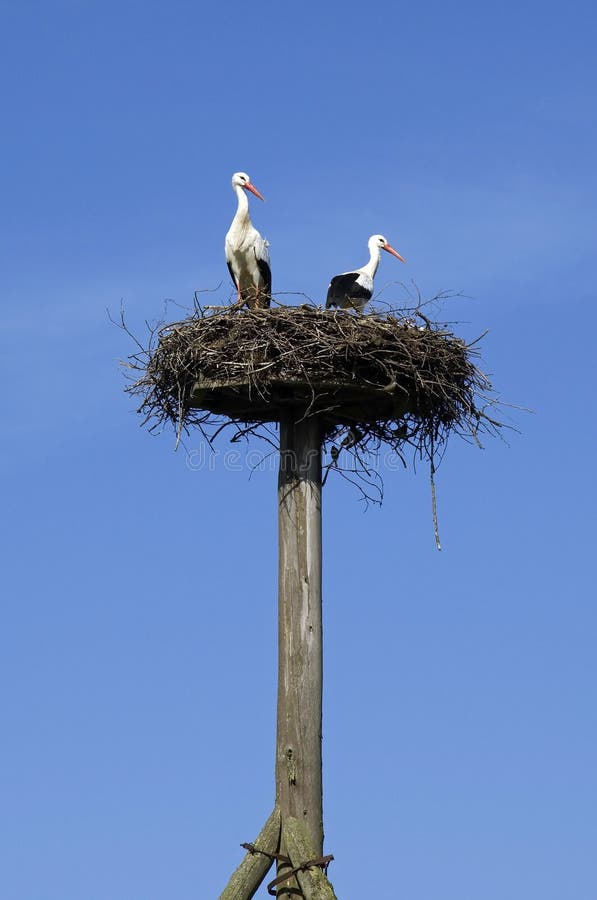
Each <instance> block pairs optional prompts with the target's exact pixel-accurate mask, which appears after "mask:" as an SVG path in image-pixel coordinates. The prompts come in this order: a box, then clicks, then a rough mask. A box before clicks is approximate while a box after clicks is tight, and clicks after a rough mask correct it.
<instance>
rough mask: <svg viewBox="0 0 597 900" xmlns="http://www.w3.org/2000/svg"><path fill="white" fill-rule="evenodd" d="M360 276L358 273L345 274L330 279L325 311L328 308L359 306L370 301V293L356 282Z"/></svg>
mask: <svg viewBox="0 0 597 900" xmlns="http://www.w3.org/2000/svg"><path fill="white" fill-rule="evenodd" d="M360 274H361V273H360V272H347V273H346V274H344V275H335V276H334V278H332V280H331V281H330V286H329V288H328V295H327V299H326V302H325V305H326V309H329V308H330V306H353V305H357V306H359V305H363V304H365V303H366V302H367V301H368V300H370V299H371V292H370V291H368V290H367V288H364V287H363V285H362V284H359V282H358V281H357V278H358V277H359V275H360Z"/></svg>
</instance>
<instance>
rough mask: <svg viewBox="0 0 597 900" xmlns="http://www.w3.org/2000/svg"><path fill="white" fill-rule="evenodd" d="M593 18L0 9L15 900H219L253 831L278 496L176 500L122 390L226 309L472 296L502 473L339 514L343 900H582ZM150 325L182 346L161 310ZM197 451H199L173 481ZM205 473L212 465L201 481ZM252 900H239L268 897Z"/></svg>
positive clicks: (398, 483) (590, 763) (344, 499)
mask: <svg viewBox="0 0 597 900" xmlns="http://www.w3.org/2000/svg"><path fill="white" fill-rule="evenodd" d="M596 24H597V14H596V13H595V11H594V5H593V4H591V3H588V2H587V3H575V2H572V3H570V4H568V5H566V6H561V5H556V4H551V3H545V2H541V3H538V2H529V3H513V2H510V0H507V2H505V3H501V4H479V3H472V2H470V3H466V2H465V3H457V4H445V3H439V2H428V3H419V4H400V5H398V4H377V5H374V4H358V3H350V2H349V3H339V2H331V3H327V4H315V3H308V2H307V3H302V4H300V5H294V6H290V5H286V4H280V3H278V4H274V3H261V4H258V3H256V4H238V3H227V4H220V5H219V7H216V4H210V5H209V7H208V6H207V5H206V4H201V3H198V2H180V0H171V2H169V3H156V2H151V0H144V2H126V0H124V2H120V3H115V2H112V0H104V2H102V3H98V2H93V0H89V2H85V0H71V2H67V0H54V2H52V3H47V2H43V3H42V2H31V0H19V2H18V3H17V2H12V3H8V2H6V0H5V2H4V3H3V4H2V22H1V23H0V66H1V68H2V83H3V86H4V93H5V101H4V104H3V113H2V125H3V129H2V130H3V138H2V166H1V171H0V178H1V180H2V185H1V197H2V201H1V204H2V215H1V221H2V225H1V228H2V234H1V240H0V253H1V255H2V261H1V275H0V278H1V285H2V307H3V320H4V327H3V329H2V350H1V359H2V369H3V375H2V384H3V386H4V400H3V414H2V428H3V435H4V436H3V441H2V444H1V447H0V452H1V460H2V476H3V481H4V486H3V504H2V505H3V520H4V536H3V539H2V545H3V550H4V551H5V562H4V564H3V570H2V571H3V579H2V581H3V591H2V593H3V600H2V607H1V609H2V612H1V628H0V694H1V699H0V709H1V717H2V738H1V741H0V758H1V765H0V798H1V799H0V809H1V812H0V857H1V858H2V864H1V866H0V896H2V898H3V900H170V898H177V900H212V898H215V897H217V895H218V893H219V891H220V890H221V888H222V886H223V884H224V882H225V881H226V879H227V876H228V875H229V873H230V872H231V870H232V869H233V867H234V866H235V865H236V863H237V862H238V861H239V859H240V857H241V853H242V851H241V850H240V848H239V846H238V845H239V844H240V842H241V841H246V840H251V839H253V838H254V837H255V835H256V833H257V831H258V830H259V828H260V826H261V824H262V822H263V821H264V820H265V818H266V816H267V815H268V813H269V811H270V808H271V803H272V799H273V763H274V730H275V721H274V716H275V665H276V605H275V604H276V596H275V591H276V585H275V572H276V536H275V473H274V472H273V471H264V472H257V473H255V474H254V475H253V477H252V478H251V480H250V481H249V476H248V470H247V468H246V467H240V470H239V471H227V470H226V469H225V468H224V466H223V464H222V461H221V460H219V461H218V462H217V465H216V466H215V470H214V471H211V472H210V471H207V470H205V469H203V470H199V471H196V470H193V469H192V468H190V467H189V465H188V464H187V458H186V456H185V451H184V450H183V449H180V450H179V451H178V452H177V453H174V452H173V440H172V437H171V435H169V434H167V435H164V436H162V437H157V438H156V437H154V438H152V437H150V436H149V435H147V433H146V432H144V431H143V430H141V429H140V428H139V424H140V422H139V419H138V418H137V417H136V415H135V412H134V405H133V404H132V402H131V400H130V399H129V398H127V397H126V396H125V395H124V394H123V393H122V386H123V381H122V375H121V373H120V372H119V371H118V366H117V360H118V359H119V358H121V357H123V356H126V354H127V353H128V352H129V350H130V345H129V343H128V342H127V341H126V340H125V339H124V338H123V335H122V334H121V333H119V332H118V331H117V330H116V329H115V328H113V327H112V326H110V324H109V323H108V321H107V317H106V307H109V308H110V309H111V310H113V311H114V312H117V311H118V309H119V305H120V302H121V300H122V301H123V302H124V304H125V307H126V311H127V316H128V319H129V322H130V324H131V326H132V327H133V328H134V329H135V330H137V331H139V332H141V331H142V329H143V322H144V320H145V319H146V318H149V319H153V318H156V317H159V316H160V315H161V312H162V307H163V301H164V299H165V298H172V299H174V300H175V301H177V302H178V303H182V304H185V303H188V302H189V301H190V299H191V297H192V293H193V291H194V290H195V289H196V288H203V287H215V286H217V285H218V284H219V283H220V281H223V282H224V284H223V286H222V288H221V292H220V293H221V294H222V295H223V296H227V294H228V284H227V271H226V268H225V263H224V257H223V239H224V234H225V232H226V230H227V228H228V225H229V222H230V219H231V217H232V214H233V212H234V196H233V194H232V191H231V189H230V176H231V174H232V172H234V171H235V170H238V169H244V170H246V171H247V172H249V173H250V175H251V177H252V178H253V181H254V183H255V184H256V185H257V186H258V188H259V189H260V190H261V191H262V192H263V194H264V195H265V197H266V200H267V202H266V204H264V205H261V204H259V202H258V201H257V200H252V202H251V206H252V210H253V214H254V221H255V222H256V224H257V226H258V227H259V228H260V229H261V230H262V231H263V233H264V234H265V235H266V236H267V237H268V238H269V240H270V242H271V255H272V268H273V277H274V290H275V291H305V292H306V293H308V294H309V295H310V296H312V297H313V298H315V299H319V300H323V299H324V294H325V289H326V286H327V282H328V279H329V277H330V275H332V274H334V273H336V272H338V271H342V270H344V269H346V268H351V267H353V266H355V265H360V264H362V263H363V262H364V261H365V256H366V248H365V244H366V240H367V237H368V236H369V235H370V234H371V233H373V232H378V231H380V232H382V233H384V234H385V235H386V236H387V237H388V238H389V239H390V241H391V242H392V243H393V245H394V246H395V247H396V248H397V249H398V250H399V251H400V252H401V253H402V254H403V255H404V256H405V257H406V258H407V259H408V266H407V267H404V266H402V265H401V264H400V263H398V262H397V261H396V260H393V259H391V258H390V257H389V256H388V257H386V258H384V260H382V269H381V270H380V273H379V279H380V280H381V283H383V281H385V280H388V281H389V280H391V279H393V278H396V277H408V278H413V279H415V281H416V282H417V283H418V284H419V286H420V288H421V290H422V291H423V293H424V294H426V295H431V294H434V293H435V292H437V291H438V290H441V289H454V290H462V291H464V292H465V293H466V294H467V295H469V297H470V298H471V299H468V300H460V301H457V302H454V303H452V304H450V306H449V307H448V308H446V309H445V310H444V311H443V314H444V315H445V317H447V318H450V319H459V320H462V321H463V322H465V323H467V324H463V325H462V326H460V327H459V331H460V333H462V334H463V335H464V336H465V337H473V336H476V335H477V334H478V333H480V332H481V331H483V330H484V329H485V328H490V329H491V331H490V334H489V335H488V337H487V338H486V340H485V341H484V345H483V353H484V358H485V364H486V368H487V369H488V370H489V371H490V372H492V373H493V374H494V381H495V384H496V387H497V388H498V390H499V391H500V393H501V394H502V395H503V396H504V397H505V398H506V399H507V400H509V401H511V402H513V403H519V404H522V405H524V406H529V407H532V408H533V409H534V411H535V412H534V414H533V415H523V414H516V413H514V414H513V420H514V422H515V424H518V425H519V426H520V427H521V428H522V430H523V434H522V436H517V435H513V438H512V440H511V442H510V446H506V445H505V444H502V443H500V442H498V441H496V442H491V443H489V444H488V445H487V447H486V449H485V450H483V451H482V452H481V451H478V450H476V449H475V448H474V447H471V446H468V445H466V444H464V443H459V442H458V441H457V440H456V441H455V442H453V443H452V444H451V446H450V447H449V449H448V453H447V455H446V457H445V459H444V461H443V463H442V465H441V468H440V470H439V473H438V492H439V513H440V523H441V531H442V538H443V543H444V550H443V551H442V553H438V552H437V551H436V550H435V547H434V542H433V532H432V523H431V515H430V500H429V488H428V482H427V475H426V471H425V470H424V469H422V470H421V471H420V472H418V473H417V474H416V475H415V474H414V473H413V471H412V470H411V471H409V472H406V473H404V472H397V473H393V474H392V473H389V474H388V475H387V477H386V500H385V504H384V506H383V508H382V509H381V510H377V509H370V510H369V511H368V512H366V513H363V512H362V510H361V507H360V506H359V504H358V501H357V499H356V496H355V495H354V493H353V492H352V491H351V490H349V489H348V488H347V487H346V485H345V484H343V483H341V482H335V481H334V479H331V480H330V482H329V485H328V487H327V488H326V491H325V525H324V528H325V559H324V568H325V598H324V599H325V625H326V633H325V711H324V754H325V757H324V760H325V761H324V777H325V822H326V849H327V851H328V852H332V853H334V855H335V857H336V861H335V862H334V863H333V864H332V868H331V869H330V876H331V878H332V880H333V882H334V884H335V886H336V890H337V894H338V896H339V898H341V900H365V898H370V897H375V898H376V900H402V898H404V900H435V898H437V900H504V898H508V900H530V898H541V900H571V898H574V900H594V898H595V896H597V884H596V878H595V864H594V859H595V857H594V854H595V841H596V838H597V824H596V820H595V808H596V805H597V796H596V793H597V792H596V786H597V785H596V779H597V776H596V768H595V751H596V737H597V721H596V710H597V704H596V702H595V660H594V656H595V639H596V636H597V635H596V631H597V614H596V610H595V600H594V596H593V594H594V580H595V577H594V542H595V531H594V527H595V526H594V500H595V497H594V446H595V421H594V373H595V362H594V334H595V330H596V328H597V322H596V316H595V292H596V286H595V285H596V279H595V266H596V253H595V251H596V243H597V241H596V236H595V235H596V230H595V199H596V194H597V191H596V187H597V185H596V181H597V178H596V174H595V171H596V166H595V160H596V159H597V128H596V125H597V112H596V105H595V88H596V81H597V78H596V70H595V45H596V38H597V35H596V31H597V28H596ZM169 314H170V315H172V316H176V315H179V314H180V311H179V310H177V309H176V307H171V309H170V311H169ZM197 448H198V439H197V438H195V437H194V438H192V440H191V441H190V442H189V446H188V449H190V450H191V451H192V450H194V449H197ZM222 449H223V450H225V449H227V448H226V446H225V445H222ZM259 896H260V897H265V896H266V894H265V891H264V890H262V891H261V893H260V895H259Z"/></svg>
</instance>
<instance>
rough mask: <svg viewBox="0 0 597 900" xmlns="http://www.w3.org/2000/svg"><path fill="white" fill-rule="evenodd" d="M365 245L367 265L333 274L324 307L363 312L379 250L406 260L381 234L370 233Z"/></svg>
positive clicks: (370, 293) (375, 270)
mask: <svg viewBox="0 0 597 900" xmlns="http://www.w3.org/2000/svg"><path fill="white" fill-rule="evenodd" d="M367 246H368V247H369V262H368V263H367V265H365V266H362V267H361V268H360V269H355V270H354V271H353V272H342V274H341V275H335V276H334V277H333V278H332V280H331V281H330V286H329V288H328V296H327V300H326V303H325V306H326V309H329V308H330V307H331V306H339V307H341V308H342V309H356V310H358V311H359V312H363V309H364V308H365V305H366V304H367V303H368V302H369V300H371V297H372V296H373V279H374V278H375V273H376V272H377V267H378V265H379V258H380V256H381V253H380V251H381V250H387V251H388V253H391V254H392V256H395V257H397V259H400V260H402V262H406V260H405V259H404V257H403V256H400V254H399V253H398V252H397V251H396V250H394V248H393V247H391V246H390V244H389V243H388V242H387V240H386V239H385V237H384V236H383V234H372V235H371V237H370V238H369V241H368V242H367Z"/></svg>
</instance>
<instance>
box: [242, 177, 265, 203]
mask: <svg viewBox="0 0 597 900" xmlns="http://www.w3.org/2000/svg"><path fill="white" fill-rule="evenodd" d="M243 187H244V189H245V190H246V191H251V193H252V194H255V196H256V197H259V199H260V200H263V201H264V202H265V197H262V196H261V194H260V193H259V191H258V190H257V188H256V187H255V185H253V184H251V182H250V181H247V183H246V184H245V185H243Z"/></svg>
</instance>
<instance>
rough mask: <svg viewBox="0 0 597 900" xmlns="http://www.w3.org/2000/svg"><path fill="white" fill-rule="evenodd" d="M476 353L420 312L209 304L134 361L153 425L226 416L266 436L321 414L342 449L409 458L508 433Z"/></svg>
mask: <svg viewBox="0 0 597 900" xmlns="http://www.w3.org/2000/svg"><path fill="white" fill-rule="evenodd" d="M421 323H424V324H421ZM474 357H476V351H475V349H474V348H473V345H472V344H471V345H467V344H466V343H465V342H464V341H463V340H461V339H460V338H458V337H456V336H455V335H454V334H453V333H452V332H451V331H450V330H449V329H448V328H447V327H446V326H443V325H439V324H435V323H432V322H430V321H429V320H428V319H427V318H426V317H425V316H423V315H421V314H420V313H418V314H417V318H416V319H413V318H405V317H401V316H399V315H397V314H387V315H383V316H379V315H365V316H362V315H355V314H353V313H352V312H348V311H334V312H331V311H327V310H323V309H320V308H317V307H312V306H300V307H282V308H278V309H267V310H240V311H239V310H226V311H224V312H211V313H208V314H205V313H204V311H203V310H201V309H199V310H198V311H197V313H196V314H195V315H192V316H191V317H189V318H187V319H185V320H184V321H181V322H175V323H173V324H170V325H166V326H162V327H160V328H158V329H157V330H156V331H155V332H154V333H153V334H152V341H150V346H149V347H148V348H147V349H146V350H145V349H143V350H142V352H141V353H138V354H136V355H134V356H133V357H131V358H130V361H129V365H130V366H131V367H132V368H133V369H134V370H136V374H137V376H138V377H137V378H136V380H135V381H134V383H133V384H132V385H130V386H129V391H130V392H131V393H133V394H135V395H138V396H139V397H140V398H141V405H140V407H139V411H140V412H141V413H143V414H144V415H145V421H146V422H148V423H149V425H150V427H151V428H155V427H157V426H160V425H164V424H167V423H168V422H170V423H171V424H172V425H173V426H174V428H175V429H176V431H177V433H178V434H180V432H181V430H188V429H189V428H190V427H191V426H193V425H199V426H201V427H206V426H210V425H213V426H216V427H218V428H219V427H221V425H222V423H224V422H226V421H229V422H232V423H234V424H235V425H236V427H237V429H238V430H242V432H243V433H246V432H247V431H253V432H259V430H260V427H261V426H263V424H264V423H271V422H276V421H278V420H279V419H280V417H281V416H283V415H285V414H286V413H287V412H288V411H289V410H292V413H293V415H295V416H296V417H297V418H301V417H303V416H310V415H315V414H317V415H319V416H320V419H321V421H322V423H323V426H324V432H325V434H326V436H327V438H328V440H329V441H331V442H332V443H334V442H337V443H338V439H339V445H343V446H350V447H360V449H364V450H366V449H372V448H373V446H375V447H379V445H380V444H381V443H387V444H389V445H390V446H391V447H392V448H393V449H395V450H397V451H398V452H399V451H400V448H401V446H402V445H403V444H404V443H409V444H411V445H412V446H414V447H415V448H416V449H418V450H420V451H424V455H426V456H430V455H432V454H433V452H434V449H435V450H437V448H438V447H439V446H440V445H441V444H442V443H443V442H444V440H445V439H446V437H447V436H448V434H449V433H450V432H451V431H454V430H455V431H458V432H459V433H461V434H465V435H468V436H469V437H470V436H472V437H474V438H475V439H476V440H478V437H477V436H478V434H479V432H482V431H488V430H495V429H496V428H497V427H499V424H500V423H498V422H497V421H495V420H494V419H492V418H490V417H489V416H488V415H487V412H486V410H487V408H488V406H491V405H492V404H493V403H495V402H496V401H495V399H493V398H492V397H491V396H490V395H491V385H490V383H489V381H488V379H487V378H486V376H485V375H484V374H483V373H482V372H481V371H480V370H479V369H478V368H477V367H476V365H475V364H474V362H473V358H474Z"/></svg>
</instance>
